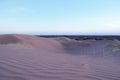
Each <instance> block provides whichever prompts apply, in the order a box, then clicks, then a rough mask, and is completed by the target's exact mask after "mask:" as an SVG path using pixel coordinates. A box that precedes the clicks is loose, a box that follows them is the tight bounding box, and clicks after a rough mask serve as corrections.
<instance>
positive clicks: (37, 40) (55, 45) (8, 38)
mask: <svg viewBox="0 0 120 80" xmlns="http://www.w3.org/2000/svg"><path fill="white" fill-rule="evenodd" d="M0 44H4V45H6V44H14V45H19V46H20V45H21V46H23V48H24V47H31V48H35V49H39V50H42V51H54V52H59V51H60V52H61V51H62V50H63V46H62V45H61V44H60V43H59V42H58V41H56V40H54V39H50V38H49V39H47V38H43V37H36V36H31V35H18V34H17V35H2V36H0Z"/></svg>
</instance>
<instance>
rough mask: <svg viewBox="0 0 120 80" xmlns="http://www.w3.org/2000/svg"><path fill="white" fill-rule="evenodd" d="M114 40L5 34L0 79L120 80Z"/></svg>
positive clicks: (0, 45)
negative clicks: (77, 39) (78, 39)
mask: <svg viewBox="0 0 120 80" xmlns="http://www.w3.org/2000/svg"><path fill="white" fill-rule="evenodd" d="M111 44H112V45H113V41H111V40H97V41H96V40H80V41H76V40H73V39H68V38H43V37H35V36H30V35H3V36H0V80H120V67H119V66H120V63H119V61H120V51H119V50H118V49H117V50H113V48H114V46H112V45H111ZM114 44H115V43H114ZM117 44H118V43H117Z"/></svg>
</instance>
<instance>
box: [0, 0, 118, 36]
mask: <svg viewBox="0 0 120 80" xmlns="http://www.w3.org/2000/svg"><path fill="white" fill-rule="evenodd" d="M0 34H37V35H40V34H55V35H57V34H60V35H61V34H62V35H63V34H69V35H71V34H72V35H73V34H75V35H78V34H79V35H82V34H85V35H89V34H92V35H93V34H94V35H95V34H108V35H120V0H0Z"/></svg>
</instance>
